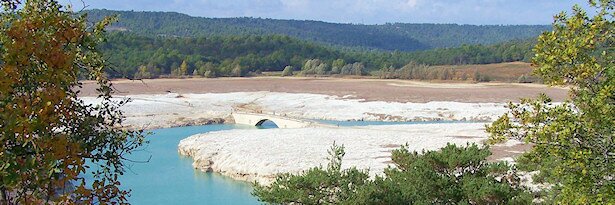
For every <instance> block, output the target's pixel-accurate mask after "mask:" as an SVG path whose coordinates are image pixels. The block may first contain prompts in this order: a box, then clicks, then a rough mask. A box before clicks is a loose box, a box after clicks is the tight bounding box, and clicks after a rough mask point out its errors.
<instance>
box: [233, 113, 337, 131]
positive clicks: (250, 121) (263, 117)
mask: <svg viewBox="0 0 615 205" xmlns="http://www.w3.org/2000/svg"><path fill="white" fill-rule="evenodd" d="M232 115H233V118H234V119H235V124H241V125H252V126H260V125H262V124H263V123H264V122H265V121H267V120H269V121H272V122H273V123H275V124H276V125H277V126H278V128H305V127H314V126H325V125H323V124H321V123H317V122H312V121H307V120H301V119H294V118H289V117H284V116H279V115H272V114H262V113H242V112H233V113H232Z"/></svg>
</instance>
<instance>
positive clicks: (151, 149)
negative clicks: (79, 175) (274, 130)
mask: <svg viewBox="0 0 615 205" xmlns="http://www.w3.org/2000/svg"><path fill="white" fill-rule="evenodd" d="M254 128H255V127H250V126H235V125H206V126H193V127H180V128H169V129H159V130H153V131H152V135H150V136H148V140H149V141H150V143H149V144H148V145H147V147H145V148H144V149H143V151H139V152H137V153H134V154H133V155H131V156H129V158H130V159H132V160H139V161H147V159H148V158H150V156H151V159H150V160H149V162H147V163H129V165H128V166H130V171H128V173H126V174H125V175H124V176H122V178H121V182H122V187H123V188H125V189H131V190H132V192H131V196H130V198H129V201H130V202H131V203H132V204H135V205H140V204H148V205H149V204H259V202H258V201H257V199H256V198H255V197H253V196H252V195H251V194H250V192H251V191H252V188H251V185H250V184H249V183H246V182H241V181H237V180H233V179H230V178H228V177H224V176H222V175H220V174H216V173H204V172H201V171H199V170H195V169H194V168H193V167H192V159H191V158H189V157H184V156H180V155H179V154H178V153H177V145H178V144H179V141H180V140H182V139H184V138H186V137H188V136H191V135H194V134H199V133H204V132H211V131H219V130H230V129H254Z"/></svg>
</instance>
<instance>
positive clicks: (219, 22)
mask: <svg viewBox="0 0 615 205" xmlns="http://www.w3.org/2000/svg"><path fill="white" fill-rule="evenodd" d="M86 12H87V13H89V14H90V18H91V19H92V20H97V19H99V18H101V17H104V16H109V15H118V16H120V18H121V19H120V22H119V23H118V24H115V26H114V27H113V28H114V29H116V30H119V31H123V30H128V31H130V32H134V33H135V34H138V35H141V36H149V37H157V36H168V37H203V36H204V37H209V36H229V35H230V36H236V35H284V36H291V37H294V38H298V39H302V40H310V41H315V42H319V43H325V44H331V45H335V46H343V47H354V48H365V49H368V50H372V49H377V50H388V51H395V50H399V51H418V50H427V49H433V48H451V47H459V46H462V45H464V44H466V45H477V44H484V45H487V44H496V43H502V42H507V41H511V40H518V39H529V38H535V37H536V36H538V35H539V34H540V33H541V32H543V31H546V30H549V27H548V26H519V25H518V26H497V25H495V26H474V25H456V24H405V23H395V24H384V25H356V24H336V23H325V22H318V21H297V20H274V19H261V18H214V19H212V18H199V17H191V16H188V15H184V14H179V13H170V12H132V11H109V10H89V11H86ZM177 22H181V23H177ZM519 57H520V58H521V59H522V58H523V56H519ZM295 66H296V65H295Z"/></svg>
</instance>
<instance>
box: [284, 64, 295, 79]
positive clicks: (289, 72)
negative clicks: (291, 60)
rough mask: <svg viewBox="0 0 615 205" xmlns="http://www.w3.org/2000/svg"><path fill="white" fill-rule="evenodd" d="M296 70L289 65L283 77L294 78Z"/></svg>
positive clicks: (285, 68)
mask: <svg viewBox="0 0 615 205" xmlns="http://www.w3.org/2000/svg"><path fill="white" fill-rule="evenodd" d="M294 70H295V69H294V68H293V66H290V65H288V66H286V67H284V70H283V71H282V76H292V75H293V71H294Z"/></svg>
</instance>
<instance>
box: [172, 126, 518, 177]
mask: <svg viewBox="0 0 615 205" xmlns="http://www.w3.org/2000/svg"><path fill="white" fill-rule="evenodd" d="M486 139H487V134H486V133H485V132H484V123H466V124H464V125H463V126H459V124H458V123H441V124H411V125H379V126H361V127H338V128H335V127H333V128H332V127H315V128H299V129H265V130H227V131H217V132H210V133H204V134H197V135H193V136H190V137H188V138H185V139H183V140H181V141H180V143H179V145H178V153H179V154H180V155H182V156H187V157H191V158H192V159H193V164H192V166H193V167H194V168H195V169H198V170H200V171H203V172H215V173H220V174H222V175H225V176H228V177H231V178H233V179H236V180H240V181H247V182H257V183H260V184H263V185H267V184H270V183H271V182H272V181H273V180H274V179H275V177H276V175H277V174H281V173H293V174H297V173H301V172H303V171H306V170H308V169H310V168H313V167H318V166H326V165H327V162H328V161H327V157H328V155H327V150H328V149H329V148H330V147H331V146H332V145H333V144H334V143H335V144H337V145H340V146H344V147H345V152H346V155H345V156H344V159H343V162H342V168H343V169H346V168H350V167H357V168H358V169H362V170H369V174H370V176H371V177H374V176H377V175H381V174H382V173H383V171H384V169H386V168H387V167H389V166H394V165H393V164H392V163H391V151H392V150H395V149H398V148H400V147H401V146H402V145H406V146H408V149H409V151H418V152H420V151H421V150H437V149H439V148H441V147H443V146H445V145H446V144H448V143H453V144H457V145H465V144H466V143H476V144H478V145H482V144H483V142H484V141H485V140H486ZM519 146H523V143H522V142H518V141H509V142H508V143H505V144H502V145H496V146H492V147H495V150H497V151H498V152H499V153H497V155H498V156H497V157H499V158H497V159H490V161H501V160H504V161H511V160H512V159H513V157H514V156H516V155H518V153H519V150H518V149H519ZM524 149H525V148H524ZM492 150H494V149H492ZM246 156H249V157H246ZM494 156H495V153H494Z"/></svg>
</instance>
